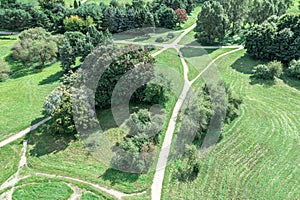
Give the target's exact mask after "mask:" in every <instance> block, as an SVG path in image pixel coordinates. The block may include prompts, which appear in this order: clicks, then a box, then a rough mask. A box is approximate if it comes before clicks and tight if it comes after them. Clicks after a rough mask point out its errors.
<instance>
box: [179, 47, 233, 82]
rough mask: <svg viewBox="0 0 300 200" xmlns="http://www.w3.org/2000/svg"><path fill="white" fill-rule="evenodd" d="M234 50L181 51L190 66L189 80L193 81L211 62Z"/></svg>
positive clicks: (186, 49)
mask: <svg viewBox="0 0 300 200" xmlns="http://www.w3.org/2000/svg"><path fill="white" fill-rule="evenodd" d="M231 50H233V49H193V48H182V49H181V51H182V53H183V55H184V57H185V60H186V62H187V64H188V66H189V73H188V78H189V80H193V79H194V78H195V77H196V76H197V75H198V74H199V73H200V72H201V71H202V70H203V69H204V68H205V67H206V66H207V65H208V64H209V63H210V62H211V61H213V60H214V59H215V58H217V57H218V56H219V55H222V54H224V53H226V52H228V51H231Z"/></svg>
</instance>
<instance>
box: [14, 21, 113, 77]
mask: <svg viewBox="0 0 300 200" xmlns="http://www.w3.org/2000/svg"><path fill="white" fill-rule="evenodd" d="M110 38H111V35H110V33H108V32H99V31H98V30H97V29H96V28H95V27H94V26H89V27H88V30H87V33H86V34H83V33H81V32H65V34H64V35H55V36H54V35H51V34H50V33H49V32H47V31H46V30H45V29H43V28H32V29H28V30H25V31H23V32H21V33H20V35H19V40H18V41H17V42H16V43H15V45H14V46H13V48H12V57H13V58H14V59H15V60H18V61H20V62H21V63H22V64H23V65H24V66H26V67H28V66H34V67H41V68H42V67H44V66H45V65H46V64H47V63H50V62H54V61H56V60H57V58H58V59H59V60H60V61H61V66H62V69H63V71H64V72H68V71H69V70H70V69H71V66H72V65H75V61H76V57H81V59H82V60H84V58H85V57H86V56H87V55H88V54H89V53H90V52H92V50H93V49H94V48H95V47H96V46H98V45H99V44H103V43H105V42H109V41H110Z"/></svg>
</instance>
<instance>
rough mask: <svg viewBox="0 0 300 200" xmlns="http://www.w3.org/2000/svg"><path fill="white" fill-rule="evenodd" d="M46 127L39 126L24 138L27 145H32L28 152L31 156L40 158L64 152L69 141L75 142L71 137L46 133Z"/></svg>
mask: <svg viewBox="0 0 300 200" xmlns="http://www.w3.org/2000/svg"><path fill="white" fill-rule="evenodd" d="M46 126H47V125H46V124H44V125H41V126H40V127H39V128H38V129H36V130H34V131H31V132H30V133H28V134H27V135H26V137H25V140H27V142H28V145H32V148H31V149H30V151H29V154H30V155H31V156H35V157H40V156H44V155H47V154H50V153H58V152H60V151H63V150H65V149H66V148H67V147H68V146H69V144H70V142H71V141H73V140H75V137H74V136H72V135H58V134H57V135H56V134H51V133H49V132H48V131H47V127H46Z"/></svg>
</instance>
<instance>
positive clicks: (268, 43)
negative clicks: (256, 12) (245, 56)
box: [245, 14, 300, 64]
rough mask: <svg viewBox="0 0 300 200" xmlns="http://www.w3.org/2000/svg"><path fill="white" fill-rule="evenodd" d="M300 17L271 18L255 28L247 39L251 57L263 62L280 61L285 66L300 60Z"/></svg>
mask: <svg viewBox="0 0 300 200" xmlns="http://www.w3.org/2000/svg"><path fill="white" fill-rule="evenodd" d="M299 18H300V16H299V15H290V14H287V15H283V16H281V17H271V18H269V19H268V20H267V21H266V22H264V23H263V24H261V25H256V26H254V27H253V28H252V29H251V30H250V31H249V33H248V34H247V37H246V43H245V47H246V49H247V52H248V53H249V55H251V56H253V57H255V58H258V59H261V60H268V61H272V60H278V61H281V62H283V63H285V64H287V63H289V62H290V61H291V60H293V59H298V58H300V53H299V49H300V31H299V30H300V20H299Z"/></svg>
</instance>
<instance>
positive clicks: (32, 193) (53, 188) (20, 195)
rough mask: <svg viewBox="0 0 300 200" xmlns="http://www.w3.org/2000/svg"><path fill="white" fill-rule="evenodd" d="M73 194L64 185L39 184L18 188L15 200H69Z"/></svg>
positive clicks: (15, 192) (14, 195)
mask: <svg viewBox="0 0 300 200" xmlns="http://www.w3.org/2000/svg"><path fill="white" fill-rule="evenodd" d="M72 193H73V191H72V189H71V188H70V187H69V186H67V185H66V184H63V183H56V182H50V183H37V184H29V185H26V186H23V187H18V188H17V189H16V190H15V191H14V193H13V199H14V200H24V199H26V200H36V199H39V200H49V199H51V200H67V199H68V198H69V197H70V196H71V194H72Z"/></svg>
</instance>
